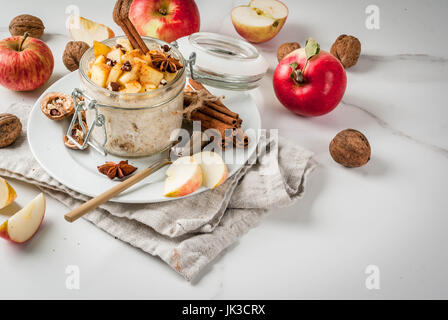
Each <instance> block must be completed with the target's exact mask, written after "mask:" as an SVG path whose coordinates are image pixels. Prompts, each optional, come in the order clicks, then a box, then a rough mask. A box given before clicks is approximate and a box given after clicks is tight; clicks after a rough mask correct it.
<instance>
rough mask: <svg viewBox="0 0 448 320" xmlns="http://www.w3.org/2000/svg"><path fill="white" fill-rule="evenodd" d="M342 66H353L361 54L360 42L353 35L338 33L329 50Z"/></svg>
mask: <svg viewBox="0 0 448 320" xmlns="http://www.w3.org/2000/svg"><path fill="white" fill-rule="evenodd" d="M330 52H331V54H332V55H334V56H335V57H336V58H338V59H339V61H341V63H342V65H343V66H344V68H350V67H353V66H354V65H355V64H356V63H357V62H358V59H359V56H360V55H361V42H359V40H358V39H357V38H355V37H353V36H347V35H345V34H343V35H340V36H339V37H338V38H337V39H336V41H335V43H334V44H333V46H332V47H331V50H330Z"/></svg>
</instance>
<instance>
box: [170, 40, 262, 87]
mask: <svg viewBox="0 0 448 320" xmlns="http://www.w3.org/2000/svg"><path fill="white" fill-rule="evenodd" d="M176 42H177V45H178V47H179V50H180V52H181V53H182V54H183V55H184V57H190V64H189V68H188V69H187V71H188V76H189V77H190V78H193V79H195V80H197V81H199V82H202V83H204V84H207V85H210V86H212V87H217V88H222V89H229V90H240V91H246V90H249V89H254V88H257V87H258V86H259V85H260V82H261V79H262V78H263V77H264V76H265V74H266V72H267V70H268V69H269V63H268V62H267V61H266V59H265V58H264V57H263V56H262V55H261V54H260V53H259V52H258V51H257V49H256V48H255V47H254V46H253V45H251V44H250V43H248V42H246V41H243V40H240V39H236V38H232V37H228V36H224V35H221V34H217V33H210V32H197V33H193V34H192V35H189V36H186V37H183V38H181V39H178V40H177V41H176Z"/></svg>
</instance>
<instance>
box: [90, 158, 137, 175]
mask: <svg viewBox="0 0 448 320" xmlns="http://www.w3.org/2000/svg"><path fill="white" fill-rule="evenodd" d="M136 170H137V168H136V167H134V166H131V165H130V164H129V163H128V161H127V160H126V161H120V162H119V163H118V164H116V163H115V162H106V163H105V164H103V165H102V166H98V171H99V172H101V173H102V174H104V175H106V176H108V177H109V179H111V180H113V179H115V178H119V179H123V178H124V177H127V176H129V175H130V174H132V173H134V172H135V171H136Z"/></svg>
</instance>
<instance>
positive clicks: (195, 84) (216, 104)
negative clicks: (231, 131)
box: [188, 79, 240, 119]
mask: <svg viewBox="0 0 448 320" xmlns="http://www.w3.org/2000/svg"><path fill="white" fill-rule="evenodd" d="M188 82H189V83H190V85H191V86H192V87H193V89H195V90H197V91H200V90H204V91H205V92H207V93H209V94H211V93H210V91H208V90H207V89H206V88H205V87H204V86H203V85H202V83H200V82H197V81H195V80H193V79H189V80H188ZM207 105H209V106H210V107H211V108H213V109H215V110H217V111H219V112H222V113H224V114H226V115H228V116H230V117H233V118H236V119H238V118H239V117H240V116H239V114H238V113H235V112H233V111H231V110H229V108H227V107H226V106H225V105H224V103H222V102H221V101H216V102H209V103H207Z"/></svg>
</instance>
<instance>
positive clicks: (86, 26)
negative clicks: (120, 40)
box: [68, 14, 115, 46]
mask: <svg viewBox="0 0 448 320" xmlns="http://www.w3.org/2000/svg"><path fill="white" fill-rule="evenodd" d="M68 30H69V32H70V35H71V36H72V38H73V40H75V41H84V42H85V43H87V44H88V45H89V46H93V42H94V41H99V42H101V41H104V40H106V39H110V38H113V37H115V33H114V32H113V31H112V29H110V28H109V27H107V26H105V25H104V24H100V23H96V22H94V21H91V20H89V19H86V18H83V17H80V16H78V15H75V14H72V15H71V16H70V18H69V20H68Z"/></svg>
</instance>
